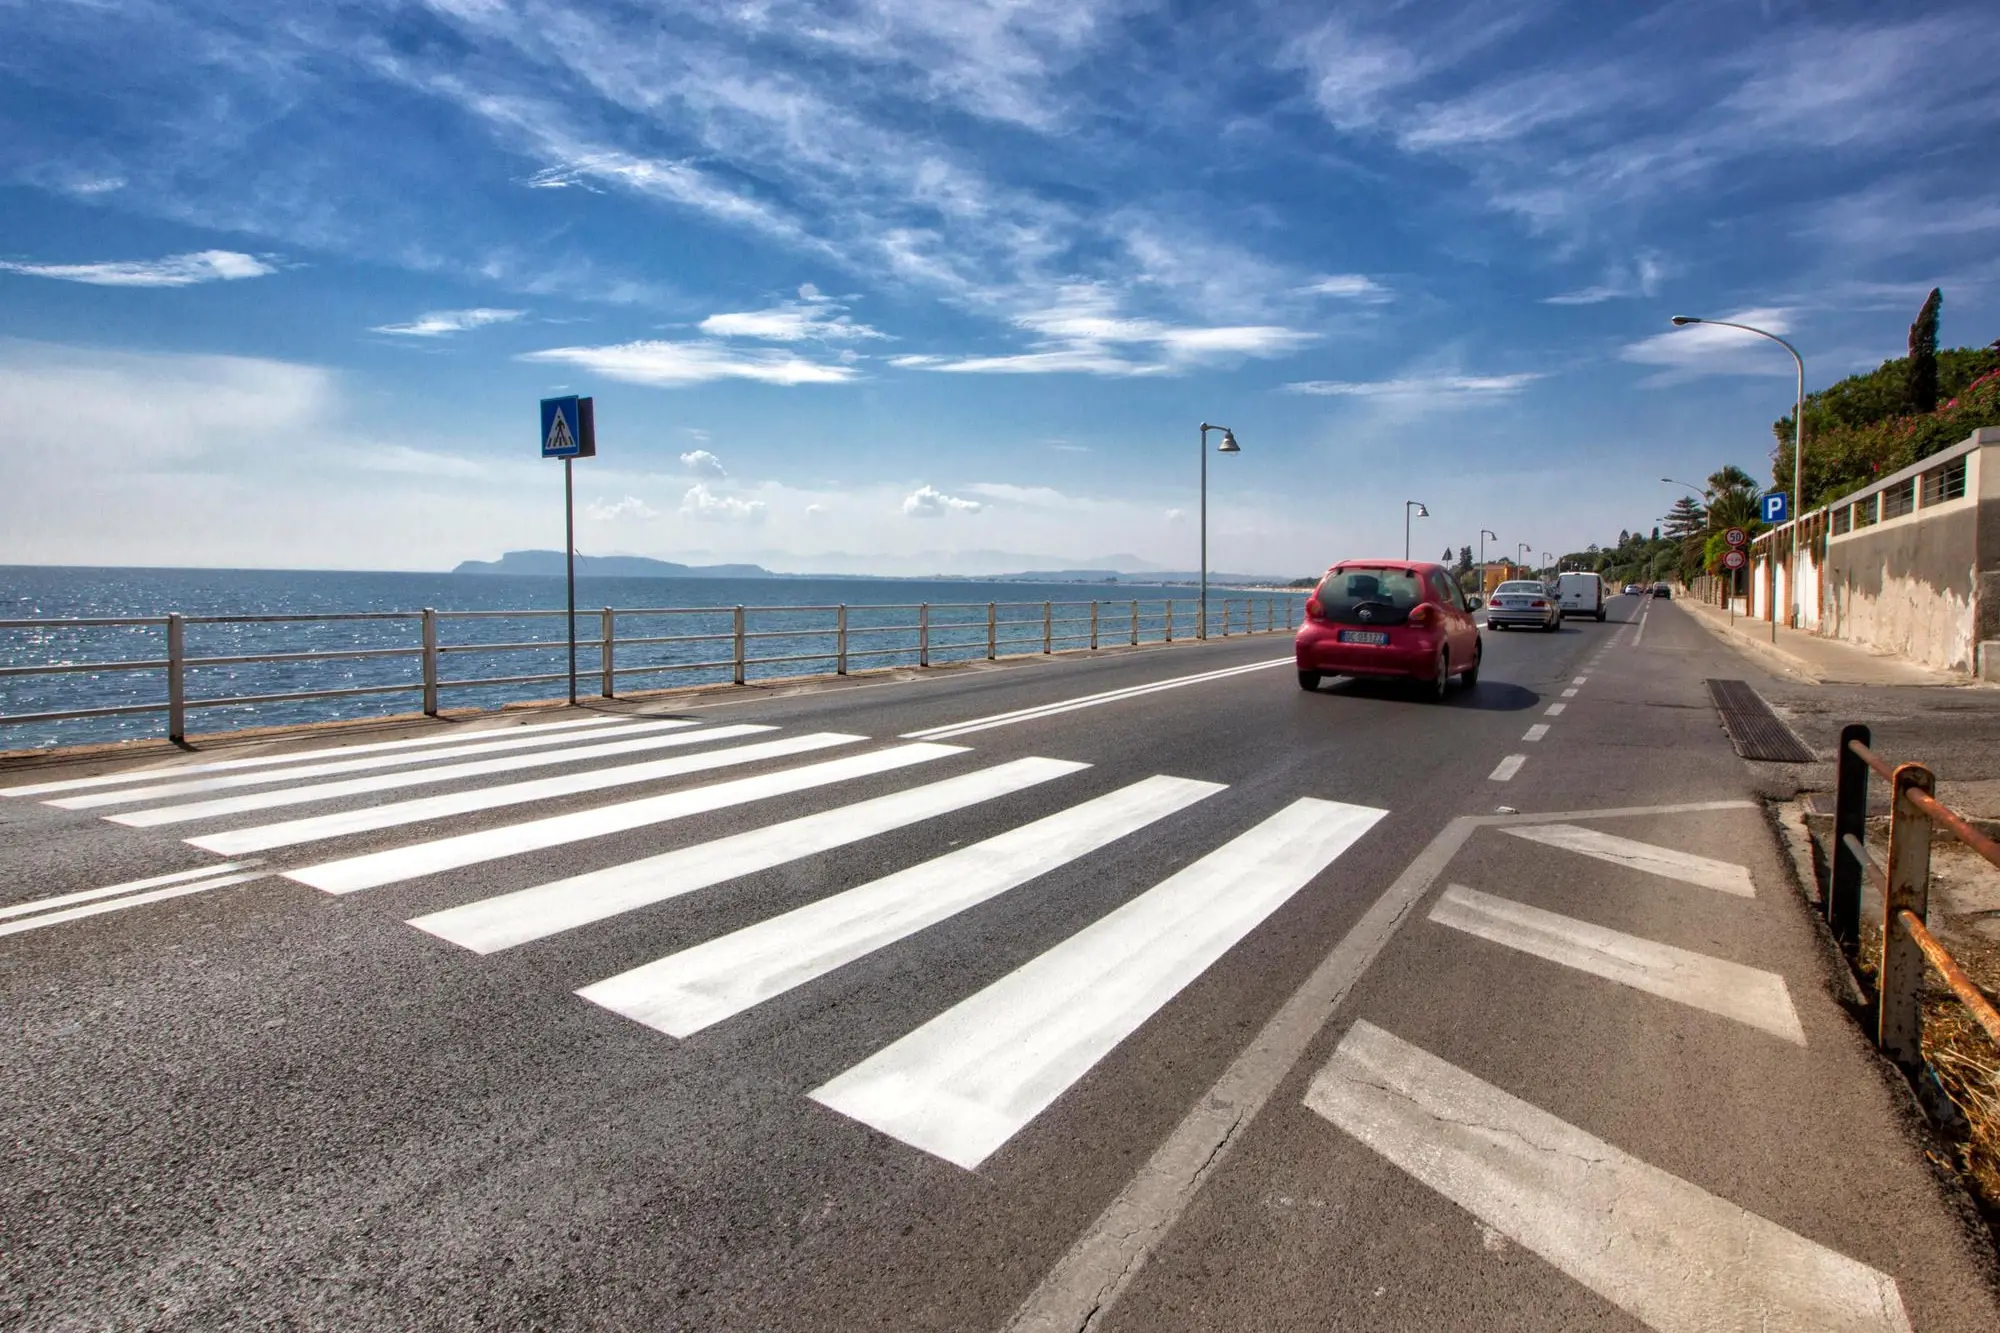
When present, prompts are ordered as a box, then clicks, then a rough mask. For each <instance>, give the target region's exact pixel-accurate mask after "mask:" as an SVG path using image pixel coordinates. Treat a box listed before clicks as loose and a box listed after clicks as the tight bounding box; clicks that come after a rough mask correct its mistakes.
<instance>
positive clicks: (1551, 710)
mask: <svg viewBox="0 0 2000 1333" xmlns="http://www.w3.org/2000/svg"><path fill="white" fill-rule="evenodd" d="M1568 707H1569V705H1568V704H1550V705H1549V706H1548V707H1547V708H1544V709H1543V710H1542V716H1544V717H1561V716H1562V712H1563V709H1565V708H1568Z"/></svg>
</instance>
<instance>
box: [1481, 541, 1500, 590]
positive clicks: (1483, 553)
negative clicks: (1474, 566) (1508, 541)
mask: <svg viewBox="0 0 2000 1333" xmlns="http://www.w3.org/2000/svg"><path fill="white" fill-rule="evenodd" d="M1488 537H1491V538H1492V539H1493V540H1494V541H1496V542H1497V541H1499V540H1500V534H1499V533H1497V532H1488V531H1487V530H1486V529H1485V528H1481V529H1480V530H1479V595H1480V596H1481V597H1484V596H1485V595H1486V539H1487V538H1488Z"/></svg>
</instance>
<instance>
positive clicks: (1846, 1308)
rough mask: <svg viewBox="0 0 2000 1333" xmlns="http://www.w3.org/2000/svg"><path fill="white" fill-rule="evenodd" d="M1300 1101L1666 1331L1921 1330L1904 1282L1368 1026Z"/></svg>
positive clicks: (1346, 1041)
mask: <svg viewBox="0 0 2000 1333" xmlns="http://www.w3.org/2000/svg"><path fill="white" fill-rule="evenodd" d="M1305 1104H1306V1105H1307V1106H1308V1107H1310V1108H1311V1109H1312V1110H1313V1111H1315V1112H1317V1113H1318V1114H1319V1115H1321V1116H1323V1117H1325V1118H1326V1119H1327V1120H1328V1121H1330V1122H1331V1123H1333V1124H1334V1125H1336V1126H1338V1127H1339V1128H1340V1129H1342V1130H1344V1131H1346V1132H1347V1133H1348V1134H1350V1135H1352V1136H1353V1137H1354V1138H1355V1139H1357V1140H1358V1141H1360V1142H1361V1143H1363V1144H1365V1145H1366V1146H1368V1147H1369V1148H1371V1149H1373V1150H1374V1151H1375V1152H1377V1153H1380V1154H1381V1155H1382V1156H1383V1157H1384V1158H1386V1159H1387V1160H1388V1161H1390V1162H1392V1163H1394V1164H1395V1165H1396V1166H1397V1167H1399V1168H1401V1169H1402V1170H1403V1171H1405V1172H1407V1173H1408V1174H1409V1175H1411V1176H1412V1177H1414V1178H1415V1179H1417V1180H1419V1181H1421V1182H1422V1183H1423V1184H1425V1185H1427V1186H1429V1187H1430V1188H1431V1189H1433V1190H1435V1191H1437V1192H1438V1193H1439V1194H1441V1195H1443V1196H1444V1197H1445V1198H1447V1199H1449V1200H1451V1201H1452V1202H1453V1203H1455V1204H1457V1205H1458V1206H1459V1207H1461V1208H1463V1209H1465V1210H1466V1211H1467V1212H1469V1213H1471V1214H1472V1215H1473V1216H1474V1217H1476V1218H1478V1219H1479V1220H1480V1221H1482V1222H1484V1223H1485V1224H1486V1225H1488V1226H1490V1227H1492V1228H1493V1229H1494V1230H1496V1231H1498V1232H1500V1233H1502V1234H1503V1235H1505V1236H1507V1237H1509V1238H1510V1239H1512V1240H1513V1241H1515V1242H1516V1243H1517V1244H1519V1245H1521V1246H1523V1247H1525V1248H1526V1249H1528V1250H1530V1251H1532V1252H1533V1253H1535V1254H1537V1255H1539V1256H1540V1257H1541V1258H1543V1259H1544V1260H1546V1261H1547V1262H1548V1263H1550V1264H1552V1265H1553V1266H1554V1267H1555V1268H1557V1269H1558V1270H1560V1271H1561V1272H1563V1273H1565V1274H1567V1275H1568V1276H1569V1277H1570V1278H1571V1279H1573V1280H1574V1281H1577V1282H1579V1283H1582V1284H1583V1285H1584V1286H1585V1287H1587V1288H1589V1289H1590V1290H1591V1291H1594V1292H1596V1293H1597V1294H1598V1295H1599V1296H1602V1297H1603V1298H1604V1299H1605V1300H1607V1301H1609V1302H1611V1303H1612V1304H1613V1305H1616V1306H1617V1307H1618V1308H1619V1309H1621V1310H1624V1311H1625V1312H1626V1313H1628V1314H1630V1315H1632V1316H1633V1317H1634V1318H1636V1319H1638V1320H1640V1321H1641V1322H1643V1323H1644V1324H1646V1325H1647V1326H1648V1327H1650V1328H1654V1329H1658V1330H1661V1333H1710V1331H1711V1330H1715V1329H1762V1330H1770V1331H1771V1333H1779V1331H1781V1330H1783V1331H1789V1333H1831V1331H1835V1330H1838V1331H1840V1333H1910V1322H1909V1317H1908V1315H1906V1314H1905V1313H1904V1310H1903V1302H1902V1297H1901V1294H1900V1293H1899V1292H1898V1290H1897V1287H1896V1282H1895V1279H1893V1278H1891V1277H1890V1276H1889V1275H1887V1274H1886V1273H1881V1272H1877V1271H1876V1270H1875V1269H1873V1268H1870V1267H1868V1266H1867V1265H1865V1264H1862V1263H1859V1262H1856V1261H1855V1260H1853V1259H1850V1258H1848V1257H1847V1256H1845V1255H1843V1254H1840V1253H1837V1252H1836V1251H1833V1250H1830V1249H1827V1248H1826V1247H1825V1246H1822V1245H1819V1244H1816V1243H1815V1242H1813V1241H1810V1240H1807V1239H1806V1238H1805V1237H1803V1236H1800V1235H1798V1234H1796V1233H1794V1232H1791V1231H1788V1230H1786V1229H1785V1228H1783V1227H1781V1226H1779V1225H1777V1224H1776V1223H1775V1222H1770V1221H1767V1220H1766V1219H1764V1218H1762V1217H1759V1216H1757V1215H1756V1214H1755V1213H1751V1212H1749V1211H1747V1210H1745V1209H1743V1208H1740V1207H1738V1206H1737V1205H1735V1204H1733V1203H1730V1202H1729V1201H1728V1200H1726V1199H1721V1198H1718V1197H1716V1196H1715V1195H1713V1194H1710V1193H1709V1192H1708V1191H1706V1190H1704V1189H1702V1188H1700V1187H1699V1186H1697V1185H1694V1184H1691V1183H1690V1182H1688V1181H1685V1180H1682V1179H1680V1178H1679V1177H1676V1176H1672V1175H1669V1174H1668V1173H1666V1172H1665V1171H1662V1170H1660V1169H1659V1168H1657V1167H1654V1166H1649V1165H1648V1164H1646V1163H1645V1162H1642V1161H1640V1160H1639V1159H1638V1158H1636V1157H1633V1156H1631V1155H1629V1154H1627V1153H1625V1152H1623V1151H1621V1150H1619V1149H1618V1148H1616V1147H1614V1146H1613V1145H1611V1144H1609V1143H1606V1142H1605V1141H1604V1140H1602V1139H1600V1138H1597V1137H1595V1136H1593V1135H1591V1134H1588V1133H1586V1132H1584V1131H1583V1130H1581V1129H1578V1128H1576V1127H1575V1126H1574V1125H1570V1124H1567V1123H1565V1122H1563V1121H1561V1120H1558V1119H1557V1118H1556V1117H1554V1116H1552V1115H1550V1114H1549V1113H1548V1112H1546V1111H1543V1110H1541V1109H1540V1108H1538V1107H1535V1106H1532V1105H1530V1104H1529V1103H1527V1102H1525V1101H1522V1100H1520V1099H1519V1098H1517V1097H1514V1096H1512V1095H1511V1094H1509V1093H1507V1092H1504V1091H1502V1090H1501V1089H1499V1088H1496V1087H1494V1086H1493V1085H1492V1084H1490V1083H1486V1082H1483V1081H1481V1080H1480V1079H1478V1078H1475V1077H1473V1076H1472V1075H1471V1074H1468V1073H1466V1072H1465V1071H1464V1070H1462V1069H1459V1068H1458V1067H1456V1066H1455V1065H1451V1064H1448V1063H1446V1062H1445V1061H1443V1060H1440V1059H1438V1058H1437V1057H1436V1056H1434V1055H1432V1054H1430V1053H1429V1052H1428V1051H1424V1050H1422V1049H1420V1048H1418V1047H1416V1046H1412V1045H1410V1044H1409V1043H1408V1042H1405V1041H1403V1040H1401V1039H1400V1038H1398V1037H1396V1036H1394V1035H1392V1034H1391V1033H1389V1032H1386V1031H1384V1030H1383V1029H1381V1028H1379V1027H1376V1026H1375V1025H1374V1024H1372V1023H1368V1022H1366V1021H1358V1022H1356V1023H1355V1024H1354V1026H1353V1027H1352V1028H1351V1029H1349V1031H1348V1033H1347V1035H1346V1036H1345V1037H1343V1038H1342V1039H1341V1042H1340V1045H1339V1046H1338V1047H1337V1048H1336V1049H1335V1051H1334V1053H1333V1058H1332V1059H1331V1060H1329V1061H1328V1062H1327V1064H1326V1067H1325V1068H1324V1069H1322V1070H1321V1071H1320V1072H1319V1074H1318V1075H1317V1076H1315V1077H1314V1079H1313V1081H1312V1083H1311V1085H1310V1087H1309V1088H1308V1089H1307V1091H1306V1096H1305Z"/></svg>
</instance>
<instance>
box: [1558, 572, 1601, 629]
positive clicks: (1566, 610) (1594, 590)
mask: <svg viewBox="0 0 2000 1333" xmlns="http://www.w3.org/2000/svg"><path fill="white" fill-rule="evenodd" d="M1556 601H1557V603H1558V604H1559V606H1560V608H1561V613H1562V615H1563V617H1564V618H1565V619H1567V618H1568V617H1570V616H1590V617H1592V618H1593V619H1596V620H1603V619H1604V576H1603V575H1601V574H1562V575H1559V576H1558V577H1557V578H1556Z"/></svg>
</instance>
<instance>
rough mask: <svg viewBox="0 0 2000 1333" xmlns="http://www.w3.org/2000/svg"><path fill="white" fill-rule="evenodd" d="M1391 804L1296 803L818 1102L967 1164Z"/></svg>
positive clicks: (864, 1065) (950, 1013)
mask: <svg viewBox="0 0 2000 1333" xmlns="http://www.w3.org/2000/svg"><path fill="white" fill-rule="evenodd" d="M1385 813H1386V812H1385V811H1382V810H1374V809H1370V808H1368V807H1366V806H1359V805H1345V804H1342V803H1340V802H1338V801H1323V800H1318V799H1316V798H1313V797H1306V798H1303V799H1301V800H1298V801H1294V802H1293V803H1292V804H1291V805H1289V806H1287V807H1286V808H1285V809H1283V810H1281V811H1279V812H1278V813H1277V814H1275V815H1273V816H1271V817H1270V818H1269V819H1266V820H1265V821H1264V822H1263V823H1261V824H1259V825H1257V826H1256V827H1255V828H1253V829H1251V830H1249V831H1248V832H1247V833H1244V834H1242V835H1241V836H1239V837H1237V838H1235V839H1233V840H1232V841H1230V842H1229V843H1227V844H1225V845H1224V846H1222V847H1219V848H1217V849H1216V850H1215V851H1213V852H1210V853H1209V854H1208V855H1207V856H1204V857H1203V858H1202V859H1201V860H1199V861H1197V862H1195V863H1194V864H1193V865H1191V866H1189V867H1188V868H1187V869H1185V870H1182V871H1181V872H1180V873H1178V874H1176V875H1174V876H1172V877H1171V878H1169V879H1167V880H1165V881H1163V882H1162V883H1160V884H1159V885H1157V886H1155V887H1154V888H1151V889H1148V890H1147V891H1146V892H1145V893H1142V894H1140V895H1139V896H1138V897H1137V898H1134V899H1132V900H1131V901H1130V902H1128V903H1126V904H1125V905H1124V906H1122V907H1119V908H1117V909H1116V910H1114V911H1112V912H1111V913H1110V914H1109V915H1107V916H1105V917H1102V918H1100V919H1099V920H1097V921H1096V922H1094V923H1092V924H1091V925H1088V926H1086V927H1084V928H1083V929H1082V930H1080V931H1078V932H1077V933H1076V934H1074V935H1072V936H1070V937H1069V938H1068V939H1067V940H1064V941H1063V942H1062V943H1061V944H1058V945H1056V946H1055V947H1054V948H1052V949H1050V950H1049V951H1048V952H1046V953H1044V954H1041V955H1040V956H1039V957H1036V958H1034V959H1032V960H1030V961H1029V962H1027V963H1025V964H1023V965H1022V966H1021V967H1018V968H1016V969H1015V970H1014V971H1012V972H1010V973H1008V974H1007V975H1006V976H1004V977H1002V978H1001V979H1000V980H998V981H996V982H994V983H993V984H992V985H990V986H988V987H987V988H986V989H985V990H982V991H980V992H979V993H978V994H976V995H974V996H972V997H970V998H969V999H966V1000H964V1001H961V1002H960V1003H959V1004H956V1005H954V1006H953V1007H952V1008H950V1009H948V1010H946V1011H945V1012H944V1013H942V1014H940V1015H938V1016H937V1017H936V1018H934V1019H932V1020H931V1021H930V1022H928V1023H926V1024H924V1025H923V1026H922V1027H920V1028H918V1029H917V1030H916V1031H914V1032H912V1033H910V1034H909V1035H907V1036H905V1037H903V1038H902V1039H901V1040H899V1041H896V1042H894V1043H892V1044H891V1045H889V1046H887V1047H885V1048H884V1049H882V1050H881V1051H879V1052H877V1053H876V1054H875V1055H872V1056H870V1057H869V1058H868V1059H866V1060H864V1061H862V1062H861V1063H860V1064H858V1065H856V1066H854V1067H853V1068H852V1069H850V1070H848V1071H847V1072H846V1073H844V1074H841V1075H839V1076H837V1077H835V1078H834V1079H832V1080H831V1081H829V1082H827V1083H825V1084H823V1085H822V1086H820V1087H819V1088H816V1089H815V1090H814V1091H813V1092H812V1094H811V1096H812V1099H813V1100H814V1101H816V1102H818V1103H819V1104H820V1105H822V1106H825V1107H827V1108H829V1109H831V1110H834V1111H838V1112H840V1113H841V1114H842V1115H845V1116H848V1117H850V1118H851V1119H854V1120H859V1121H861V1122H862V1123H863V1124H866V1125H871V1126H873V1127H874V1128H876V1129H878V1130H880V1131H882V1132H883V1133H885V1134H888V1135H889V1136H891V1137H892V1138H896V1139H900V1140H902V1141H903V1142H904V1143H907V1144H909V1145H910V1146H912V1147H914V1148H918V1149H921V1150H922V1151H924V1152H928V1153H931V1154H933V1155H935V1156H937V1157H941V1158H943V1159H944V1160H945V1161H948V1162H952V1163H955V1164H956V1165H958V1166H961V1167H964V1168H965V1169H966V1170H968V1171H970V1170H972V1169H974V1168H976V1167H977V1166H978V1165H979V1164H980V1163H981V1162H983V1161H985V1160H986V1158H987V1157H988V1156H989V1155H991V1154H992V1153H993V1152H994V1151H995V1150H996V1149H998V1148H999V1147H1000V1146H1001V1145H1002V1144H1004V1143H1005V1142H1006V1141H1007V1140H1008V1139H1010V1138H1012V1137H1013V1136H1014V1134H1015V1133H1016V1132H1018V1131H1019V1130H1020V1129H1021V1128H1022V1127H1023V1126H1024V1125H1026V1124H1027V1123H1028V1122H1029V1121H1030V1120H1033V1119H1034V1118H1035V1117H1036V1116H1037V1115H1039V1114H1041V1112H1042V1111H1043V1110H1045V1109H1046V1108H1047V1107H1048V1106H1049V1104H1050V1103H1051V1102H1053V1101H1055V1099H1056V1098H1057V1097H1059V1096H1061V1095H1062V1094H1063V1092H1064V1091H1065V1090H1066V1089H1067V1088H1068V1087H1069V1086H1070V1085H1071V1084H1073V1083H1075V1082H1076V1081H1077V1080H1078V1079H1080V1078H1082V1077H1083V1076H1084V1075H1085V1074H1087V1073H1089V1072H1090V1070H1091V1068H1092V1067H1093V1066H1094V1065H1096V1064H1097V1062H1098V1061H1099V1060H1101V1059H1103V1058H1104V1057H1105V1056H1106V1055H1108V1054H1109V1053H1110V1052H1111V1051H1112V1049H1113V1048H1114V1047H1116V1046H1117V1045H1118V1043H1120V1042H1121V1041H1123V1040H1125V1038H1126V1037H1128V1036H1130V1035H1131V1034H1132V1033H1133V1032H1134V1031H1136V1030H1137V1029H1138V1028H1139V1026H1140V1025H1141V1024H1142V1023H1144V1022H1145V1021H1146V1020H1147V1019H1148V1018H1150V1017H1151V1016H1152V1015H1153V1014H1154V1013H1155V1012H1157V1011H1158V1010H1159V1009H1160V1007H1161V1006H1163V1005H1164V1004H1166V1003H1167V1001H1169V1000H1171V999H1172V998H1173V997H1174V996H1175V995H1176V994H1178V993H1179V992H1180V991H1181V989H1182V988H1183V987H1185V986H1187V985H1188V983H1190V982H1192V981H1193V980H1194V979H1195V978H1196V977H1198V976H1200V975H1201V974H1202V973H1203V972H1205V971H1206V970H1207V969H1208V968H1209V967H1210V966H1211V965H1212V964H1214V963H1215V961H1216V960H1217V959H1219V958H1221V957H1222V955H1223V954H1224V953H1226V952H1228V950H1229V949H1230V948H1231V947H1232V946H1233V945H1235V944H1236V943H1237V942H1238V941H1240V940H1241V939H1242V938H1243V937H1244V936H1246V935H1248V934H1249V933H1250V932H1251V931H1252V930H1254V929H1255V928H1256V927H1257V925H1258V924H1259V923H1260V922H1262V921H1263V920H1264V919H1265V918H1266V917H1268V916H1269V915H1270V914H1271V913H1272V912H1274V911H1276V910H1277V909H1278V908H1279V907H1280V906H1281V905H1282V904H1284V902H1285V901H1286V900H1287V899H1289V898H1290V897H1291V896H1292V895H1293V894H1295V893H1297V892H1298V891H1299V890H1300V889H1302V888H1304V887H1305V886H1306V884H1307V883H1309V882H1310V881H1311V880H1312V878H1313V877H1314V876H1315V875H1317V874H1319V873H1320V872H1321V871H1322V870H1324V869H1325V868H1326V867H1327V866H1329V865H1331V864H1332V863H1333V861H1334V860H1335V859H1336V858H1337V857H1339V856H1340V854H1341V853H1342V852H1344V851H1346V850H1347V849H1348V848H1349V847H1351V846H1353V845H1354V843H1355V841H1356V840H1357V839H1359V838H1360V837H1361V835H1362V834H1364V833H1366V832H1367V831H1368V830H1369V829H1370V828H1371V827H1373V826H1374V824H1375V822H1376V821H1377V820H1379V819H1380V818H1382V816H1383V815H1384V814H1385Z"/></svg>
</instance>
